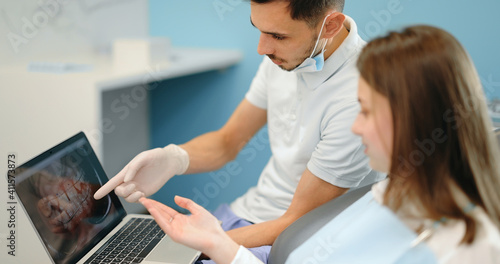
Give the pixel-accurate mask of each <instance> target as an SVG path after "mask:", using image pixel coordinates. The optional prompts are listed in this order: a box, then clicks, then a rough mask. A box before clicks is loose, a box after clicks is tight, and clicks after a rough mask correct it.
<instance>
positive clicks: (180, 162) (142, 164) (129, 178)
mask: <svg viewBox="0 0 500 264" xmlns="http://www.w3.org/2000/svg"><path fill="white" fill-rule="evenodd" d="M188 167H189V155H188V153H187V152H186V151H185V150H184V149H182V148H181V147H179V146H177V145H174V144H170V145H168V146H166V147H164V148H155V149H151V150H148V151H144V152H141V153H140V154H139V155H137V156H135V158H134V159H132V160H131V161H130V162H129V163H128V164H127V166H125V168H123V169H122V170H121V171H120V172H119V173H118V174H116V176H115V177H113V178H112V179H111V180H109V181H108V182H107V183H106V184H104V186H102V187H101V188H100V189H99V190H97V192H96V193H95V194H94V199H96V200H99V199H101V198H102V197H104V196H106V195H107V194H108V193H110V192H111V191H112V190H113V189H114V190H115V193H116V195H118V196H121V197H123V198H125V200H126V201H127V202H131V203H134V202H137V201H138V200H139V198H141V197H144V196H150V195H152V194H154V193H155V192H157V191H158V190H159V189H160V188H161V187H162V186H163V185H164V184H165V183H166V182H167V181H168V180H170V178H172V177H173V176H174V175H179V174H183V173H184V172H186V170H187V168H188Z"/></svg>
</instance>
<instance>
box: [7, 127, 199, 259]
mask: <svg viewBox="0 0 500 264" xmlns="http://www.w3.org/2000/svg"><path fill="white" fill-rule="evenodd" d="M107 181H108V177H107V176H106V174H105V172H104V170H103V168H102V166H101V164H100V162H99V160H98V159H97V156H96V155H95V153H94V151H93V149H92V147H91V146H90V143H89V141H88V139H87V137H86V136H85V134H84V133H83V132H80V133H78V134H76V135H74V136H73V137H71V138H69V139H67V140H65V141H64V142H62V143H60V144H58V145H57V146H55V147H53V148H51V149H49V150H47V151H45V152H44V153H42V154H40V155H38V156H37V157H35V158H33V159H31V160H30V161H28V162H26V163H25V164H23V165H21V166H19V167H18V168H17V169H16V194H17V196H18V198H19V201H20V202H21V204H22V207H23V209H24V211H25V213H26V215H27V216H28V219H29V220H30V222H31V224H32V226H33V227H34V229H35V231H36V233H37V234H38V239H39V241H40V243H42V244H43V246H44V248H45V250H46V252H47V253H48V255H49V256H50V259H51V260H52V262H53V263H56V264H66V263H144V264H152V263H182V264H185V263H186V264H187V263H194V262H195V261H196V259H198V257H199V255H200V252H199V251H196V250H194V249H190V248H188V247H185V246H183V245H180V244H178V243H176V242H174V241H172V240H171V239H170V238H169V237H168V236H167V235H165V234H164V233H163V231H162V230H161V228H160V227H159V226H158V225H157V224H156V222H155V221H154V219H153V218H152V217H151V216H150V215H146V214H145V215H141V214H127V213H126V212H125V210H124V208H123V206H122V204H121V202H120V200H119V199H118V197H117V196H116V195H115V193H114V192H111V193H110V194H109V195H107V196H106V197H104V198H102V199H100V200H95V199H94V198H93V196H94V193H95V192H96V191H97V190H98V189H99V188H100V187H101V186H102V185H103V184H104V183H106V182H107ZM34 259H36V258H34Z"/></svg>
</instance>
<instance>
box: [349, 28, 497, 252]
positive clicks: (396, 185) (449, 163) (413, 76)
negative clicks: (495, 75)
mask: <svg viewBox="0 0 500 264" xmlns="http://www.w3.org/2000/svg"><path fill="white" fill-rule="evenodd" d="M357 67H358V69H359V71H360V74H361V77H362V78H363V79H364V80H366V82H367V83H368V84H369V85H370V86H371V87H372V88H373V89H374V90H375V91H377V92H378V93H380V94H382V95H383V96H385V97H387V98H388V100H389V104H390V107H391V109H392V118H393V120H394V142H393V149H392V157H391V168H390V172H389V178H390V179H391V180H390V182H389V185H388V187H387V191H386V193H385V197H384V203H385V204H386V205H387V206H389V207H390V208H391V209H393V210H395V211H397V210H398V209H400V208H401V206H402V205H403V204H405V203H406V202H411V203H412V204H414V205H415V206H417V208H419V209H420V210H421V211H422V212H423V214H424V216H425V217H428V218H430V219H435V220H438V219H441V218H442V217H447V218H451V219H462V220H464V221H465V223H466V233H465V236H464V238H463V241H462V242H467V243H471V242H472V241H473V240H474V237H475V233H476V222H475V221H474V219H473V218H472V217H471V216H470V215H469V214H468V212H467V211H468V210H467V209H465V208H464V207H466V206H467V204H466V203H465V202H464V200H460V195H462V198H464V197H465V196H466V198H465V200H466V201H467V202H472V203H473V204H475V205H478V206H481V207H482V208H483V209H484V210H485V211H486V212H487V213H488V215H489V216H490V218H491V219H492V221H493V222H494V223H495V224H496V225H497V227H498V226H499V223H500V167H499V150H498V146H497V143H496V138H494V136H493V132H492V129H493V127H492V124H491V120H490V118H489V116H488V113H487V108H486V103H485V101H484V94H483V89H482V86H481V83H480V80H479V77H478V74H477V72H476V69H475V67H474V65H473V63H472V61H471V59H470V57H469V55H468V54H467V52H466V51H465V50H464V48H463V47H462V46H461V45H460V43H459V42H458V41H457V40H456V39H455V38H454V37H453V36H452V35H450V34H449V33H447V32H445V31H443V30H441V29H438V28H435V27H431V26H413V27H409V28H406V29H404V30H402V31H401V32H391V33H389V34H388V35H387V36H385V37H381V38H378V39H375V40H373V41H371V42H370V43H369V44H367V46H366V47H365V48H364V49H363V51H362V53H361V55H360V58H359V60H358V64H357ZM457 193H458V195H457ZM463 194H465V196H463Z"/></svg>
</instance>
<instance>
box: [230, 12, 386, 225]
mask: <svg viewBox="0 0 500 264" xmlns="http://www.w3.org/2000/svg"><path fill="white" fill-rule="evenodd" d="M345 26H346V28H347V29H348V30H349V31H350V32H349V35H348V36H347V38H346V39H345V40H344V42H343V43H342V44H341V45H340V47H339V48H338V49H337V50H336V51H335V52H334V53H333V54H332V55H331V56H330V57H329V58H328V59H327V60H326V61H325V65H324V67H323V70H322V71H319V72H313V73H295V72H288V71H284V70H282V69H280V68H279V67H278V66H276V65H275V64H274V63H273V62H272V61H271V60H270V59H269V58H267V57H265V58H264V60H263V61H262V63H261V65H260V67H259V70H258V71H257V74H256V76H255V78H254V79H253V81H252V84H251V86H250V90H249V91H248V93H247V94H246V99H247V100H248V101H249V102H250V103H252V104H254V105H255V106H257V107H259V108H263V109H266V110H267V121H268V124H267V125H268V130H269V140H270V146H271V152H272V156H271V158H270V159H269V162H268V163H267V165H266V166H265V168H264V170H263V171H262V174H261V175H260V178H259V181H258V184H257V186H255V187H252V188H250V189H249V190H248V191H247V193H246V194H244V195H243V196H241V197H240V198H238V199H236V200H235V201H234V202H233V203H232V204H231V209H232V210H233V212H234V213H235V214H236V215H238V216H239V217H241V218H244V219H247V220H249V221H252V222H254V223H260V222H264V221H269V220H273V219H276V218H278V217H280V216H281V215H282V214H283V213H284V212H285V211H286V210H287V209H288V207H289V205H290V203H291V201H292V198H293V194H294V192H295V189H296V188H297V184H298V182H299V180H300V177H301V176H302V173H303V172H304V171H305V169H306V167H307V169H309V171H311V172H312V173H313V174H314V175H315V176H317V177H319V178H320V179H323V180H325V181H327V182H329V183H331V184H333V185H336V186H339V187H343V188H354V187H361V186H363V185H366V184H368V183H372V182H375V181H380V180H382V179H383V178H384V177H385V175H383V174H380V173H377V172H375V171H372V170H371V168H370V167H369V165H368V158H367V157H366V155H364V153H363V151H364V147H363V145H362V144H361V139H360V138H359V137H358V136H356V135H354V134H353V133H352V132H351V126H352V124H353V122H354V119H355V118H356V116H357V114H358V112H359V103H358V99H357V98H358V97H357V87H358V78H359V73H358V70H357V69H356V59H357V57H358V55H359V53H360V51H361V49H362V48H363V46H364V44H365V42H364V41H363V40H362V39H361V38H360V37H359V35H358V32H357V27H356V24H355V22H354V21H353V20H352V19H351V18H349V17H347V19H346V22H345ZM312 199H314V198H313V197H312Z"/></svg>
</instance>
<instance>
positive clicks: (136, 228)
mask: <svg viewBox="0 0 500 264" xmlns="http://www.w3.org/2000/svg"><path fill="white" fill-rule="evenodd" d="M164 236H165V233H164V232H163V230H161V228H160V227H159V226H158V225H157V224H156V222H155V221H154V220H153V219H150V218H131V219H130V220H129V221H128V222H127V223H126V224H125V225H124V226H123V227H122V228H120V230H119V231H118V232H117V233H116V234H114V235H113V236H112V237H111V239H109V241H108V242H106V244H104V245H103V246H102V247H101V248H100V249H99V250H98V251H97V252H96V253H94V254H93V255H92V256H91V257H90V258H89V259H88V260H87V261H86V262H85V263H86V264H87V263H88V264H94V263H125V264H127V263H128V264H132V263H141V261H142V260H143V259H144V258H145V257H146V256H147V255H148V254H149V252H151V250H153V248H154V247H155V246H156V244H158V242H160V241H161V239H162V238H163V237H164Z"/></svg>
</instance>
